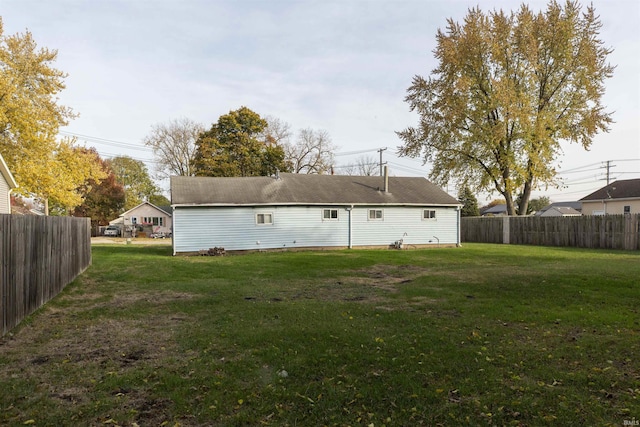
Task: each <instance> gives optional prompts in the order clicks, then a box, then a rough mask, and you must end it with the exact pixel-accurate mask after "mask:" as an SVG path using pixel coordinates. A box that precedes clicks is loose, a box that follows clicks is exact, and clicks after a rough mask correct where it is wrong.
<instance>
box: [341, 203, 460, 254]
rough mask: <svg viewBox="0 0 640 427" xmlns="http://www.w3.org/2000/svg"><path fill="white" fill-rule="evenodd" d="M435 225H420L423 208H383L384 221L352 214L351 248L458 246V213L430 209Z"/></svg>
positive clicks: (361, 212) (363, 213)
mask: <svg viewBox="0 0 640 427" xmlns="http://www.w3.org/2000/svg"><path fill="white" fill-rule="evenodd" d="M433 209H434V210H435V211H436V215H437V218H438V220H437V221H423V220H422V215H423V210H425V209H424V208H422V207H410V206H395V207H385V208H384V221H380V220H378V221H371V220H370V219H369V215H368V211H367V210H364V209H357V208H354V210H353V223H354V224H353V231H352V233H353V243H352V244H353V246H379V245H390V244H392V243H393V242H395V241H398V240H402V241H403V242H404V243H405V244H407V245H412V244H413V245H428V244H437V243H440V244H457V243H459V242H458V212H457V210H456V209H455V208H433Z"/></svg>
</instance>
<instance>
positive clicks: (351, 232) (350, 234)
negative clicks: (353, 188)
mask: <svg viewBox="0 0 640 427" xmlns="http://www.w3.org/2000/svg"><path fill="white" fill-rule="evenodd" d="M347 211H349V249H353V205H351V206H349V207H348V208H347Z"/></svg>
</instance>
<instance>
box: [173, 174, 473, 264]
mask: <svg viewBox="0 0 640 427" xmlns="http://www.w3.org/2000/svg"><path fill="white" fill-rule="evenodd" d="M171 206H172V208H173V252H174V254H177V253H189V252H197V251H199V250H203V249H209V248H213V247H223V248H225V250H261V249H283V248H329V247H330V248H353V247H389V245H394V244H395V245H397V246H402V247H412V246H415V247H418V246H425V245H434V246H435V245H450V246H453V245H459V244H460V208H461V205H460V203H459V202H458V201H457V200H456V199H455V198H453V197H451V196H450V195H448V194H447V193H446V192H444V191H443V190H442V189H440V188H439V187H437V186H436V185H434V184H432V183H431V182H429V181H427V180H426V179H424V178H414V177H388V176H387V177H385V178H383V177H376V176H339V175H306V174H289V173H281V174H278V176H276V177H243V178H212V177H182V176H180V177H178V176H174V177H171Z"/></svg>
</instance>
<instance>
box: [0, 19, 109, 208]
mask: <svg viewBox="0 0 640 427" xmlns="http://www.w3.org/2000/svg"><path fill="white" fill-rule="evenodd" d="M56 57H57V51H55V50H49V49H46V48H38V46H37V44H36V42H35V41H34V40H33V37H32V35H31V33H29V32H26V33H24V34H15V35H12V36H6V35H4V32H3V26H2V20H1V19H0V154H2V156H3V157H4V159H5V160H6V162H7V164H8V166H9V168H10V169H11V172H12V173H13V175H14V176H15V178H16V181H17V182H18V185H19V188H18V190H17V191H18V192H19V193H20V194H23V195H25V196H29V197H35V198H37V199H39V200H40V201H42V202H43V204H44V205H45V210H48V209H47V206H48V202H49V200H51V202H52V203H53V204H55V205H57V206H61V207H62V209H63V210H68V209H71V208H73V207H74V206H77V205H78V204H80V202H81V197H80V196H79V195H78V193H77V191H76V190H77V188H78V186H79V185H80V184H81V183H82V182H84V181H85V180H86V179H89V178H95V179H101V178H102V176H101V175H100V171H99V170H96V169H94V168H92V167H91V166H92V165H93V163H91V162H89V163H87V159H85V158H84V156H83V155H82V153H80V154H79V155H76V154H78V153H77V152H76V151H75V147H74V142H75V141H74V140H73V139H69V138H66V139H63V140H58V139H57V135H58V130H59V128H60V127H61V126H64V125H66V124H67V123H68V121H69V120H70V119H72V118H73V117H75V114H74V113H73V112H72V111H71V109H69V108H67V107H65V106H62V105H59V104H58V95H59V93H60V92H61V91H62V90H63V89H64V88H65V84H64V79H65V78H66V76H67V75H66V74H65V73H64V72H62V71H60V70H58V69H56V68H54V67H53V63H54V62H55V60H56Z"/></svg>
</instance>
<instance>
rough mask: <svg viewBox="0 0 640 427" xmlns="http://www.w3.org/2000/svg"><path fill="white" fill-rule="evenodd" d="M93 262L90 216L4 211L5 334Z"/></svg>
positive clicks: (0, 313) (1, 327)
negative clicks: (47, 215) (7, 212)
mask: <svg viewBox="0 0 640 427" xmlns="http://www.w3.org/2000/svg"><path fill="white" fill-rule="evenodd" d="M90 264H91V223H90V221H89V218H71V217H39V216H17V215H0V280H1V283H0V332H1V335H4V334H6V333H7V332H8V331H9V330H11V329H12V328H14V327H15V326H16V325H18V323H20V321H22V319H24V318H25V317H26V316H28V315H29V314H31V313H32V312H34V311H35V310H37V309H38V308H40V307H41V306H42V305H43V304H45V303H46V302H47V301H49V300H50V299H51V298H53V297H54V296H56V295H57V294H58V293H59V292H60V291H61V290H62V289H63V288H64V287H65V286H66V285H67V284H68V283H70V282H71V281H73V279H75V278H76V277H77V276H78V275H79V274H80V273H82V272H83V271H84V270H85V269H86V268H87V267H88V266H89V265H90Z"/></svg>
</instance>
